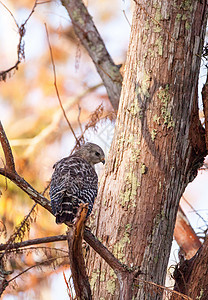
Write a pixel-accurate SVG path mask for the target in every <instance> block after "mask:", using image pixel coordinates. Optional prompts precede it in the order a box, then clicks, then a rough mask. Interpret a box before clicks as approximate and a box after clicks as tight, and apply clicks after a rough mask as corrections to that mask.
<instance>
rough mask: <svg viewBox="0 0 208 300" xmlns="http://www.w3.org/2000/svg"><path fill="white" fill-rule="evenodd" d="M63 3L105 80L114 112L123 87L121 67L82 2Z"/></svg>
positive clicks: (70, 1)
mask: <svg viewBox="0 0 208 300" xmlns="http://www.w3.org/2000/svg"><path fill="white" fill-rule="evenodd" d="M61 2H62V5H63V6H64V7H65V8H66V10H67V12H68V14H69V16H70V18H71V21H72V24H73V26H74V31H75V33H76V34H77V36H78V38H79V40H80V42H81V43H82V45H83V46H84V47H85V49H86V50H87V52H88V54H89V55H90V57H91V59H92V60H93V62H94V64H95V67H96V69H97V71H98V73H99V75H100V77H101V78H102V80H103V83H104V85H105V87H106V90H107V93H108V96H109V99H110V102H111V104H112V106H113V108H114V110H117V109H118V103H119V98H120V93H121V85H122V76H121V74H120V71H119V67H118V66H117V65H115V64H114V62H113V60H112V58H111V56H110V54H109V53H108V51H107V49H106V47H105V44H104V42H103V40H102V38H101V36H100V34H99V32H98V31H97V28H96V27H95V24H94V22H93V20H92V17H91V16H90V14H89V13H88V11H87V9H86V7H85V5H84V4H83V2H82V0H62V1H61Z"/></svg>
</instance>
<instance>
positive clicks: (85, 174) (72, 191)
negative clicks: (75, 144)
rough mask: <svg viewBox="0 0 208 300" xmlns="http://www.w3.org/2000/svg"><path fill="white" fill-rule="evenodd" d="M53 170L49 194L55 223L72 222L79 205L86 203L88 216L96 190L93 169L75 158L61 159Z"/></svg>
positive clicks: (95, 178) (96, 180)
mask: <svg viewBox="0 0 208 300" xmlns="http://www.w3.org/2000/svg"><path fill="white" fill-rule="evenodd" d="M54 168H55V170H54V173H53V175H52V180H51V185H50V192H49V194H50V198H51V207H52V210H53V213H54V215H55V216H56V222H57V223H63V222H65V221H69V222H72V221H73V219H74V218H75V216H76V213H77V209H78V207H79V204H80V203H88V214H87V216H89V214H90V213H91V211H92V208H93V204H94V199H95V197H96V196H97V189H98V177H97V174H96V172H95V170H94V168H93V167H92V166H91V165H90V164H89V163H88V162H86V161H85V160H84V159H82V158H80V157H76V156H69V157H66V158H63V159H61V160H60V161H59V162H57V163H56V164H55V165H54Z"/></svg>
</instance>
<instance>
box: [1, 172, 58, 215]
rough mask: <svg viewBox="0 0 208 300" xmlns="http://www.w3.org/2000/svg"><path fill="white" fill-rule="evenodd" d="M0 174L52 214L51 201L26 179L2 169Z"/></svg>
mask: <svg viewBox="0 0 208 300" xmlns="http://www.w3.org/2000/svg"><path fill="white" fill-rule="evenodd" d="M0 174H1V175H3V176H5V177H6V178H8V179H10V180H11V181H12V182H13V183H15V184H16V185H17V186H18V187H19V188H20V189H21V190H23V191H24V192H25V193H26V194H28V195H29V197H30V198H31V199H33V200H34V201H35V202H36V203H38V204H40V205H41V206H42V207H44V208H45V209H47V210H48V211H49V212H50V213H52V210H51V204H50V201H49V200H48V199H46V198H45V197H44V196H42V195H41V194H40V193H38V192H37V191H36V190H35V189H34V188H33V187H32V186H31V185H30V184H29V183H28V182H27V181H26V180H24V178H22V177H20V176H19V175H18V174H17V173H13V172H11V171H7V170H5V169H3V168H0Z"/></svg>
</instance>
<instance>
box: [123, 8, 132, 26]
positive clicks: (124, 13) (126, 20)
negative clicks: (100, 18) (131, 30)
mask: <svg viewBox="0 0 208 300" xmlns="http://www.w3.org/2000/svg"><path fill="white" fill-rule="evenodd" d="M122 12H123V14H124V17H125V19H126V21H127V23H128V24H129V26H130V27H131V23H130V22H129V19H128V18H127V15H126V12H125V10H124V9H123V10H122Z"/></svg>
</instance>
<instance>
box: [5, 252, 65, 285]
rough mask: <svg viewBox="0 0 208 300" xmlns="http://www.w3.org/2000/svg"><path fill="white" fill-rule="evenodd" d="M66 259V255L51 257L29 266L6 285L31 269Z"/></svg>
mask: <svg viewBox="0 0 208 300" xmlns="http://www.w3.org/2000/svg"><path fill="white" fill-rule="evenodd" d="M66 257H68V255H64V256H59V257H52V258H49V259H47V260H44V261H41V262H40V263H37V264H35V265H32V266H30V267H29V268H27V269H25V270H24V271H22V272H20V273H19V274H17V275H16V276H14V277H13V278H11V279H10V280H8V283H10V282H11V281H14V280H15V279H17V278H18V277H19V276H21V275H23V274H24V273H26V272H28V271H29V270H31V269H33V268H36V267H39V266H41V265H44V264H46V263H47V264H48V263H50V262H52V261H54V260H56V259H60V258H66Z"/></svg>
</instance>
